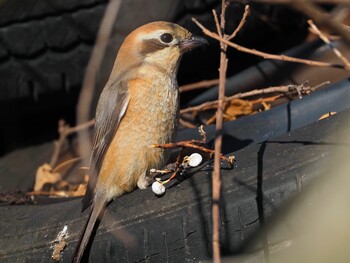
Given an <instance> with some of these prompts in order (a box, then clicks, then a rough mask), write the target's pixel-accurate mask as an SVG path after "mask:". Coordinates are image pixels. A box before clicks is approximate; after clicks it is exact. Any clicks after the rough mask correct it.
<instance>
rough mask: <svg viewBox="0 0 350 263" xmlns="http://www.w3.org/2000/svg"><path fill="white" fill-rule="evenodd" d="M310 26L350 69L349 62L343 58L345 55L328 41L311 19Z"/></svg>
mask: <svg viewBox="0 0 350 263" xmlns="http://www.w3.org/2000/svg"><path fill="white" fill-rule="evenodd" d="M307 22H308V24H309V25H310V27H311V28H312V30H313V32H315V34H317V35H318V37H319V38H321V39H322V40H323V42H325V43H326V44H327V45H328V46H329V47H330V48H331V49H332V50H333V52H334V54H335V55H336V56H337V57H338V58H339V59H340V60H341V61H343V63H344V65H345V66H346V67H348V68H350V63H349V61H348V60H347V59H346V57H344V56H343V54H342V53H341V52H340V51H339V49H337V48H336V47H335V46H334V45H333V44H332V42H331V41H330V40H329V39H328V37H327V36H326V35H325V34H324V33H322V32H321V31H320V30H319V29H318V27H317V26H316V25H315V24H314V23H313V22H312V20H311V19H309V20H308V21H307Z"/></svg>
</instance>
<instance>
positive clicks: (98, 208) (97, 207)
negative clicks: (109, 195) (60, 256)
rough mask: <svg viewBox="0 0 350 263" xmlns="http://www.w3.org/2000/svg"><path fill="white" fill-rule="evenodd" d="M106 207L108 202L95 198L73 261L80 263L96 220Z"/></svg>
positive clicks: (73, 262)
mask: <svg viewBox="0 0 350 263" xmlns="http://www.w3.org/2000/svg"><path fill="white" fill-rule="evenodd" d="M105 207H106V202H105V201H103V200H99V201H97V200H95V202H94V203H93V205H92V207H91V212H90V215H89V218H88V220H87V221H86V224H85V226H84V229H83V231H82V233H81V235H80V238H79V241H78V243H77V246H76V247H75V251H74V253H73V257H72V263H80V262H81V259H82V257H83V255H84V252H85V249H86V247H87V245H88V243H89V240H90V237H91V234H92V232H93V230H94V227H95V224H96V221H97V220H98V218H99V216H100V214H102V212H103V210H104V209H105Z"/></svg>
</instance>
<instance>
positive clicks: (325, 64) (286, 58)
mask: <svg viewBox="0 0 350 263" xmlns="http://www.w3.org/2000/svg"><path fill="white" fill-rule="evenodd" d="M192 20H193V22H195V23H196V24H197V25H198V27H200V28H201V29H202V31H203V33H204V34H205V35H207V36H209V37H211V38H214V39H216V40H218V41H220V42H221V43H224V44H227V45H228V46H230V47H233V48H235V49H237V50H238V51H241V52H245V53H248V54H252V55H256V56H259V57H263V58H265V59H274V60H282V61H288V62H294V63H301V64H306V65H310V66H318V67H331V68H340V69H346V70H350V68H348V67H345V66H343V65H341V64H333V63H328V62H320V61H313V60H308V59H301V58H294V57H289V56H286V55H274V54H269V53H266V52H262V51H258V50H255V49H249V48H246V47H243V46H240V45H238V44H235V43H233V42H230V41H229V40H227V39H225V38H222V37H220V36H219V35H218V34H216V33H214V32H211V31H210V30H208V29H207V28H205V27H204V26H203V25H202V24H201V23H199V22H198V20H197V19H195V18H192Z"/></svg>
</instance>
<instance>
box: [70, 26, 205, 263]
mask: <svg viewBox="0 0 350 263" xmlns="http://www.w3.org/2000/svg"><path fill="white" fill-rule="evenodd" d="M205 43H207V41H206V40H205V39H204V38H202V37H198V36H194V35H192V34H191V33H190V32H189V31H187V30H186V29H184V28H183V27H181V26H179V25H176V24H173V23H169V22H153V23H149V24H146V25H143V26H141V27H139V28H137V29H136V30H134V31H133V32H131V33H130V34H129V35H128V36H127V37H126V38H125V40H124V42H123V44H122V46H121V47H120V49H119V52H118V55H117V58H116V61H115V64H114V67H113V69H112V72H111V75H110V77H109V80H108V81H107V83H106V86H105V87H104V89H103V91H102V93H101V96H100V98H99V101H98V104H97V109H96V116H95V128H94V139H93V147H92V152H91V160H90V162H91V163H90V167H91V168H90V179H89V182H88V187H87V192H86V194H85V196H84V199H83V210H85V209H86V208H87V207H88V206H89V205H90V203H91V202H92V208H91V213H90V216H89V219H88V221H87V223H86V225H85V228H84V230H83V232H82V235H81V237H80V240H79V242H78V245H77V247H76V250H75V252H74V255H73V260H72V262H80V261H81V258H82V256H83V254H84V251H85V248H86V246H87V244H88V242H89V239H90V236H91V232H92V231H93V229H94V226H95V223H96V221H97V220H99V219H100V218H101V217H102V214H103V211H104V209H105V208H106V206H107V205H108V203H109V202H110V201H111V200H113V199H114V198H116V197H118V196H121V195H123V194H124V193H127V192H130V191H132V190H133V189H135V188H136V187H139V188H141V189H144V188H146V187H147V186H148V184H149V183H150V182H151V181H152V180H153V178H151V176H150V174H149V170H150V169H151V168H161V167H162V166H163V165H164V164H165V161H166V159H167V154H166V152H164V150H163V149H155V148H150V147H149V146H150V145H151V144H155V143H160V144H163V143H168V142H171V141H172V139H173V137H174V132H175V130H176V127H177V121H178V115H179V94H178V89H177V87H178V85H177V80H176V75H177V70H178V67H179V63H180V59H181V57H182V55H183V54H184V53H185V52H186V51H189V50H191V49H192V48H195V47H197V46H200V45H203V44H205Z"/></svg>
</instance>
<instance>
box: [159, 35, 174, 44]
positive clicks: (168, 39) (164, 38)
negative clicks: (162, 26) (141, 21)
mask: <svg viewBox="0 0 350 263" xmlns="http://www.w3.org/2000/svg"><path fill="white" fill-rule="evenodd" d="M173 39H174V38H173V36H172V35H171V34H169V33H164V34H162V35H161V36H160V40H161V41H162V42H164V43H170V42H171V41H173Z"/></svg>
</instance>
